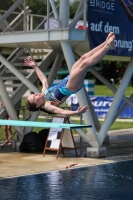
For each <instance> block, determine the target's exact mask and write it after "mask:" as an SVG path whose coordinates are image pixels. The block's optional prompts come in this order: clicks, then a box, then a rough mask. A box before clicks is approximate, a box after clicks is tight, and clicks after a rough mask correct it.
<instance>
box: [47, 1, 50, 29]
mask: <svg viewBox="0 0 133 200" xmlns="http://www.w3.org/2000/svg"><path fill="white" fill-rule="evenodd" d="M49 13H50V3H49V0H47V29H49Z"/></svg>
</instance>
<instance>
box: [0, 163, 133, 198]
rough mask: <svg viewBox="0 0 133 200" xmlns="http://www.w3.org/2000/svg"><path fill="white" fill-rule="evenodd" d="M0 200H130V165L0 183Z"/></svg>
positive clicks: (132, 185)
mask: <svg viewBox="0 0 133 200" xmlns="http://www.w3.org/2000/svg"><path fill="white" fill-rule="evenodd" d="M0 199H1V200H81V199H82V200H133V161H132V160H131V161H124V162H117V163H112V164H104V165H97V166H91V167H83V168H75V169H72V168H71V169H69V170H66V169H65V170H62V171H52V172H47V173H41V174H35V175H27V176H21V177H14V178H1V179H0Z"/></svg>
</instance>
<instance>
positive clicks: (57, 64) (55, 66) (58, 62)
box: [48, 52, 64, 86]
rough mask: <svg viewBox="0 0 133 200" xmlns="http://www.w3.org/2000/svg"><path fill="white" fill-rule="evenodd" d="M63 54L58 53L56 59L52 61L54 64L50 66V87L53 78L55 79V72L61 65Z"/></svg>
mask: <svg viewBox="0 0 133 200" xmlns="http://www.w3.org/2000/svg"><path fill="white" fill-rule="evenodd" d="M63 57H64V56H63V53H62V52H59V53H58V54H57V56H56V59H55V61H54V64H53V66H52V69H51V71H50V74H49V76H48V85H49V86H51V85H52V83H53V81H54V79H55V77H56V74H57V71H58V69H59V67H60V65H61V62H62V60H63Z"/></svg>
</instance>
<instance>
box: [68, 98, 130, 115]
mask: <svg viewBox="0 0 133 200" xmlns="http://www.w3.org/2000/svg"><path fill="white" fill-rule="evenodd" d="M90 100H91V103H92V105H93V106H94V110H95V112H96V115H97V117H106V115H107V113H108V111H109V109H110V106H111V104H112V102H113V100H114V97H107V96H91V97H90ZM132 102H133V100H132ZM66 103H67V104H68V105H69V106H70V105H71V106H72V110H73V111H74V110H77V109H78V107H79V103H78V98H77V95H76V94H73V95H71V96H70V97H68V99H67V100H66ZM123 104H124V101H123V100H122V101H121V102H120V105H119V107H118V110H119V109H120V108H121V107H122V105H123ZM90 109H91V108H90ZM116 112H117V110H116ZM119 118H133V109H132V108H131V107H130V106H126V107H125V109H124V110H123V111H122V112H121V114H120V115H119Z"/></svg>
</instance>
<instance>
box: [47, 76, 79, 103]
mask: <svg viewBox="0 0 133 200" xmlns="http://www.w3.org/2000/svg"><path fill="white" fill-rule="evenodd" d="M69 77H70V75H68V76H67V77H66V78H64V79H63V80H62V81H61V82H60V83H58V84H57V85H55V86H53V87H50V88H49V89H48V90H47V91H46V92H45V99H46V101H52V102H58V103H59V102H60V101H61V100H62V98H63V97H66V96H70V95H71V94H75V93H76V92H78V91H79V90H80V89H81V88H80V89H79V90H76V91H74V92H71V91H69V90H68V89H67V88H66V84H67V82H68V80H69Z"/></svg>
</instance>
